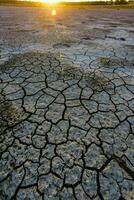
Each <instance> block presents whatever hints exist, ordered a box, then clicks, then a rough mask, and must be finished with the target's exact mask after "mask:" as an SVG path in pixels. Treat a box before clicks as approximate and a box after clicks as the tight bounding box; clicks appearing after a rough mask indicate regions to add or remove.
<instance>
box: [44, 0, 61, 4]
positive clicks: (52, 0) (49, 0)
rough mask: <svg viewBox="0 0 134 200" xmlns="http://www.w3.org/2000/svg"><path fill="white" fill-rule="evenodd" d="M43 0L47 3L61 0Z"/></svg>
mask: <svg viewBox="0 0 134 200" xmlns="http://www.w3.org/2000/svg"><path fill="white" fill-rule="evenodd" d="M41 1H42V2H45V3H50V4H53V3H57V2H59V0H41Z"/></svg>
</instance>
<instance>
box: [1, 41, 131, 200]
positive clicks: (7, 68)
mask: <svg viewBox="0 0 134 200" xmlns="http://www.w3.org/2000/svg"><path fill="white" fill-rule="evenodd" d="M86 40H87V38H86ZM80 47H81V48H79V50H78V49H77V50H75V51H74V49H71V50H68V51H70V52H73V53H70V52H68V51H67V52H66V54H65V52H64V49H63V51H62V53H61V52H59V51H44V52H42V53H40V52H39V51H30V52H27V53H20V54H17V55H12V56H11V58H10V59H9V60H7V61H6V62H4V63H3V64H1V66H0V199H1V200H15V199H16V200H24V199H25V200H28V199H29V200H41V199H44V200H47V199H49V200H89V199H91V200H100V199H101V200H103V199H105V200H121V199H126V200H130V199H133V197H134V149H133V147H134V117H133V109H134V93H133V91H134V70H133V52H132V47H131V48H130V46H129V47H128V46H127V49H125V48H124V47H123V48H121V47H120V49H118V48H112V47H111V48H109V50H108V51H107V48H106V47H102V46H101V48H100V45H98V46H95V48H92V47H91V48H90V47H87V45H86V46H83V45H82V46H80ZM74 48H75V47H74ZM69 49H70V48H69ZM74 52H75V53H74ZM107 54H108V55H107Z"/></svg>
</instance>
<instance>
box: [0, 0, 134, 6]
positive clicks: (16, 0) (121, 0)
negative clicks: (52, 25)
mask: <svg viewBox="0 0 134 200" xmlns="http://www.w3.org/2000/svg"><path fill="white" fill-rule="evenodd" d="M133 2H134V0H130V1H127V0H111V1H107V2H106V1H105V0H104V1H85V2H84V1H82V2H64V0H63V1H62V2H60V3H58V4H60V5H63V6H64V5H65V6H88V5H113V4H114V5H121V4H129V3H133ZM0 4H15V5H24V6H37V5H41V4H46V3H45V2H44V3H42V2H38V0H37V2H34V1H28V0H24V1H22V0H0Z"/></svg>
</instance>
